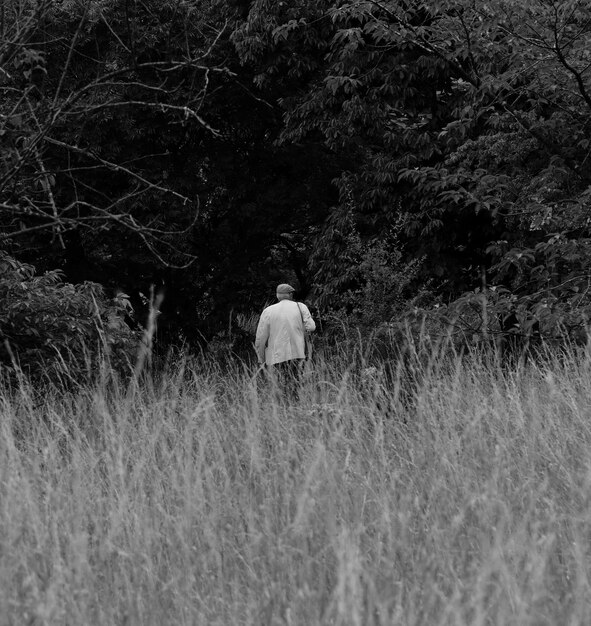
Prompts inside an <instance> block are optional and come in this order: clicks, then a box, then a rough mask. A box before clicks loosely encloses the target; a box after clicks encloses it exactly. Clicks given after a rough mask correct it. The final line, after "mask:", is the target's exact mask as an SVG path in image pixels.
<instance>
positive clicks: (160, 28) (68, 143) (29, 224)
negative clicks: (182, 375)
mask: <svg viewBox="0 0 591 626" xmlns="http://www.w3.org/2000/svg"><path fill="white" fill-rule="evenodd" d="M0 20H1V21H0V29H1V32H2V41H3V43H2V46H1V47H0V94H1V100H0V102H1V103H2V104H1V110H0V142H1V143H0V149H1V151H2V161H1V163H0V220H1V222H0V229H1V236H2V242H3V245H4V246H8V245H10V246H13V247H14V248H15V249H16V250H18V248H19V246H20V247H21V248H22V247H24V246H25V245H26V244H25V243H23V242H26V241H29V242H30V241H31V237H34V238H35V239H37V240H38V237H37V235H38V234H39V233H46V232H50V233H51V239H52V242H53V243H54V244H56V245H58V246H59V247H61V248H62V249H65V248H66V247H67V246H68V243H69V242H68V241H67V240H68V239H72V238H74V239H76V238H82V239H84V238H88V237H90V238H92V239H93V240H94V241H95V242H96V238H98V239H99V240H103V241H104V240H106V239H108V238H113V237H114V236H115V237H119V238H123V241H124V242H126V245H129V242H130V241H135V242H136V244H143V247H145V248H147V249H148V250H149V251H150V252H151V253H152V254H153V255H154V256H156V257H157V258H158V259H160V261H161V262H163V263H165V264H169V265H185V264H187V263H188V262H190V260H191V258H192V254H191V251H190V249H188V247H187V246H182V245H181V246H179V238H178V237H177V236H176V235H179V234H180V235H182V234H183V233H187V232H189V230H190V228H191V226H192V225H193V224H194V223H195V220H196V219H197V216H198V197H197V194H196V189H195V186H187V188H185V189H184V188H183V176H187V175H188V172H186V171H183V168H178V163H176V162H175V161H176V157H177V154H178V153H179V152H180V151H182V148H183V142H184V141H186V138H187V137H189V136H191V135H192V134H193V133H212V134H216V130H215V129H213V128H212V127H211V126H210V125H209V124H208V123H207V121H206V120H205V119H204V118H203V117H202V116H201V115H200V109H201V107H202V106H203V102H204V100H205V99H206V98H207V95H208V90H209V86H210V84H211V82H212V80H213V78H212V77H214V76H215V75H216V74H224V73H225V72H226V69H225V68H224V67H222V66H216V65H213V64H210V63H209V62H208V60H209V57H210V56H211V54H212V51H213V49H214V48H215V45H216V42H217V40H218V39H219V37H220V36H221V35H222V33H223V27H222V28H221V29H220V31H215V32H211V31H210V32H204V29H206V28H207V26H208V25H207V24H204V23H203V21H202V17H201V14H200V13H199V11H197V7H196V6H195V5H194V3H192V2H184V1H178V0H168V1H165V2H160V1H158V2H156V1H154V2H143V3H130V2H124V3H122V2H115V1H111V2H109V1H107V2H99V1H98V0H97V1H95V2H80V1H78V0H62V1H51V0H42V1H41V2H37V1H32V0H9V2H8V3H5V4H4V5H3V8H2V14H1V17H0ZM179 170H180V171H179ZM191 174H192V175H196V174H197V173H196V172H191ZM197 175H198V174H197ZM181 240H182V239H181ZM99 247H100V246H97V248H99ZM163 255H165V257H166V258H164V257H163Z"/></svg>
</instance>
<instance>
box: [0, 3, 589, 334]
mask: <svg viewBox="0 0 591 626" xmlns="http://www.w3.org/2000/svg"><path fill="white" fill-rule="evenodd" d="M0 32H2V44H1V47H0V90H1V92H2V99H1V103H0V149H1V151H2V159H1V162H0V237H1V239H0V241H1V244H0V245H1V246H2V247H4V248H5V249H6V250H7V251H8V252H9V253H10V254H12V255H14V256H17V257H18V258H20V259H22V260H24V261H28V262H30V261H32V260H35V262H36V263H37V264H39V265H40V267H41V269H44V270H45V269H52V268H54V267H57V266H59V267H62V268H63V269H64V270H65V271H66V275H67V276H68V277H69V278H70V279H71V280H74V281H81V280H85V279H89V278H90V279H94V280H100V281H101V282H103V283H104V284H106V285H107V286H111V287H113V286H115V285H121V286H122V287H124V289H125V290H126V291H133V290H136V291H139V290H141V289H144V290H145V289H146V288H147V285H148V284H149V283H150V282H154V281H160V282H163V283H165V284H166V286H167V290H168V296H167V299H166V300H165V302H166V305H165V310H164V313H165V318H167V319H168V320H169V323H170V325H171V327H174V328H176V329H177V330H179V329H182V330H183V332H184V333H185V334H187V333H189V334H190V332H191V331H190V329H193V330H195V329H199V331H200V332H209V331H211V332H214V331H215V329H219V328H220V327H221V326H223V325H224V324H226V323H227V319H228V316H229V315H230V312H231V311H232V310H233V311H235V312H240V311H243V312H247V311H252V310H256V309H258V308H259V307H260V306H262V305H263V304H264V302H265V300H266V298H268V297H269V296H270V295H271V293H272V289H273V284H274V283H275V282H283V280H291V281H294V282H296V284H297V286H298V287H299V288H300V289H301V291H302V293H303V294H304V295H307V296H308V297H309V298H310V299H311V300H312V301H313V302H314V303H315V304H316V305H317V306H319V307H321V309H323V310H324V311H325V312H330V311H334V312H338V313H339V315H346V316H348V317H349V318H350V319H351V320H352V321H355V322H357V323H360V324H365V325H366V326H368V327H371V328H375V327H376V326H379V325H380V324H388V323H391V322H392V321H393V319H396V318H398V317H399V316H400V315H402V314H403V313H404V311H407V310H412V311H415V312H416V311H417V310H420V311H422V313H423V314H431V313H433V312H436V314H437V315H438V316H439V318H440V319H443V320H444V321H445V322H446V323H449V322H451V323H453V324H456V325H457V326H458V328H461V329H462V332H468V333H474V334H483V333H484V334H486V333H489V332H503V331H505V330H507V326H508V325H510V326H511V328H512V330H513V332H519V333H524V334H530V333H532V332H534V331H535V332H537V333H541V334H543V335H546V336H560V337H563V336H566V335H569V334H571V335H572V334H573V333H577V332H579V331H580V330H581V329H584V328H585V327H586V324H587V318H588V314H589V305H590V302H589V287H590V283H589V271H590V266H591V257H590V254H589V248H590V247H591V238H590V233H589V206H590V205H589V202H590V196H591V169H590V168H589V155H590V153H591V123H590V122H589V120H591V115H590V114H591V78H590V76H591V45H590V44H591V8H589V6H588V3H585V2H582V1H581V0H568V1H566V2H564V1H560V2H559V1H553V0H527V1H526V2H521V3H514V2H511V1H509V0H492V1H490V0H486V1H485V0H469V1H468V0H435V1H432V2H424V1H420V0H406V1H403V0H350V1H348V0H294V1H292V2H275V1H273V2H271V1H269V0H254V1H251V2H238V1H230V0H208V1H197V0H195V1H190V0H166V1H160V0H159V1H156V0H154V1H151V0H144V1H143V2H117V1H115V0H113V1H108V0H107V1H104V0H100V1H99V0H96V1H93V2H80V1H77V0H69V1H68V0H62V1H58V0H53V1H51V0H45V1H43V2H33V1H32V0H10V1H9V2H8V3H5V4H4V7H3V9H2V14H1V15H0ZM484 305H486V306H484ZM483 306H484V308H483ZM486 308H488V309H489V310H490V315H488V314H486V315H483V314H482V311H483V310H484V309H486ZM369 313H371V314H369ZM208 329H209V330H208Z"/></svg>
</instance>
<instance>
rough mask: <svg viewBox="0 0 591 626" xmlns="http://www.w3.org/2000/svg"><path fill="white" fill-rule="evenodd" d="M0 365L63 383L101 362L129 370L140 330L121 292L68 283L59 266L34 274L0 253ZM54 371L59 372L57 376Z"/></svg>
mask: <svg viewBox="0 0 591 626" xmlns="http://www.w3.org/2000/svg"><path fill="white" fill-rule="evenodd" d="M0 301H1V302H2V307H1V309H0V370H4V371H8V372H9V373H10V374H11V376H14V375H15V373H16V372H19V371H22V370H24V371H25V372H26V374H27V375H29V376H31V377H32V378H33V379H35V380H46V381H49V380H51V381H53V382H55V381H56V379H57V378H62V379H63V380H65V382H66V383H69V382H71V381H74V380H84V379H85V377H88V376H91V377H92V376H94V375H95V374H97V373H99V372H100V370H101V367H102V364H103V363H108V364H109V366H111V367H112V368H114V369H115V370H118V371H119V372H120V373H122V374H125V373H130V372H131V370H132V367H133V364H134V362H135V356H136V353H137V351H138V346H139V342H140V334H139V332H138V331H134V330H132V329H130V327H129V326H128V325H127V324H126V323H125V317H126V316H128V315H130V313H131V312H130V305H129V301H128V299H127V297H126V295H125V294H119V295H118V296H117V297H115V298H111V299H109V298H107V297H106V296H105V293H104V291H103V288H102V287H101V285H99V284H97V283H91V282H84V283H80V284H78V285H72V284H70V283H66V282H64V281H63V277H62V275H61V272H59V271H52V272H47V273H45V274H44V275H42V276H37V275H36V274H35V270H34V268H33V267H31V266H30V265H26V264H23V263H19V262H18V261H15V260H14V259H12V258H11V257H9V256H7V255H6V254H0ZM56 377H57V378H56Z"/></svg>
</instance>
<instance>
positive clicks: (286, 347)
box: [255, 300, 316, 365]
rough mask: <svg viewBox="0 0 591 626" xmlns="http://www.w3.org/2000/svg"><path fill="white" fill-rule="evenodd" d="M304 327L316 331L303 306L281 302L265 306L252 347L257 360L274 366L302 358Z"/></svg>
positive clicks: (303, 351) (303, 352)
mask: <svg viewBox="0 0 591 626" xmlns="http://www.w3.org/2000/svg"><path fill="white" fill-rule="evenodd" d="M302 320H303V321H302ZM304 328H305V329H306V330H307V331H308V332H311V331H313V330H314V329H315V328H316V324H315V323H314V320H313V319H312V316H311V315H310V311H309V310H308V307H307V306H306V305H305V304H303V303H301V302H294V301H293V300H281V301H279V302H278V303H277V304H273V305H271V306H268V307H267V308H266V309H265V310H264V311H263V313H262V314H261V319H260V321H259V325H258V328H257V336H256V342H255V348H256V351H257V355H258V357H259V361H263V360H264V361H265V362H266V363H267V364H268V365H273V364H275V363H281V362H283V361H289V360H291V359H303V358H305V338H304ZM265 346H266V347H265Z"/></svg>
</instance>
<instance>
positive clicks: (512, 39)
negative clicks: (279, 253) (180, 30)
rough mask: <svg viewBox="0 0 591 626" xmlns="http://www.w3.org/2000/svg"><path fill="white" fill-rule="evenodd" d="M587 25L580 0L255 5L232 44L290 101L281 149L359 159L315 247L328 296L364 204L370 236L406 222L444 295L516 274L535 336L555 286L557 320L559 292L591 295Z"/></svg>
mask: <svg viewBox="0 0 591 626" xmlns="http://www.w3.org/2000/svg"><path fill="white" fill-rule="evenodd" d="M590 29H591V10H590V9H589V8H588V7H587V5H586V4H585V3H582V2H579V1H577V0H573V1H570V2H552V1H550V2H545V1H544V2H542V1H541V0H529V1H528V2H526V3H518V4H515V3H513V2H506V1H504V0H496V1H493V2H488V1H487V2H484V1H476V2H473V1H470V2H468V1H467V0H466V1H464V0H453V1H451V0H440V1H438V2H429V3H426V2H421V1H409V2H393V1H389V0H386V1H381V0H367V1H359V0H355V1H352V2H324V3H312V2H305V1H302V2H299V3H296V4H295V5H294V4H281V3H272V4H271V3H268V2H264V1H262V0H261V1H259V2H255V3H253V6H252V8H251V13H250V16H249V19H248V20H247V21H246V23H245V24H244V26H243V27H242V28H241V29H240V30H239V31H238V33H237V34H236V35H235V40H236V42H237V46H238V49H239V50H240V52H241V54H242V57H243V58H244V59H245V60H246V61H248V62H250V63H253V64H254V65H255V66H256V68H257V69H258V72H259V79H258V80H259V84H261V85H262V86H265V85H273V86H274V87H275V88H278V87H277V86H278V85H279V87H280V88H281V89H283V90H284V97H283V99H282V102H283V105H284V129H283V132H282V135H281V140H282V141H283V142H284V143H292V142H298V143H303V142H312V143H316V142H318V141H322V142H323V143H324V144H325V145H326V146H327V147H329V148H330V149H331V150H333V151H334V152H339V153H343V152H344V153H347V154H348V155H349V162H350V163H351V164H353V165H352V167H351V168H350V169H347V170H343V172H342V174H341V176H340V177H339V179H338V181H337V185H338V188H339V191H340V196H341V200H340V203H339V205H338V206H337V207H335V210H334V211H333V215H332V217H331V219H330V220H329V221H328V222H327V225H326V228H325V229H324V230H323V231H322V233H321V234H320V235H319V239H318V242H317V247H318V249H319V250H321V251H322V250H324V252H323V253H322V254H320V255H318V258H319V260H320V264H319V265H318V267H317V271H318V281H319V283H320V288H321V290H324V291H326V290H327V288H328V293H329V294H330V293H331V290H332V293H333V294H334V292H335V289H336V290H337V291H338V289H341V288H343V285H339V284H338V283H337V284H334V283H331V281H330V280H328V281H326V280H325V279H326V277H330V276H331V275H333V276H334V275H341V276H342V275H347V274H348V271H347V267H346V259H347V257H346V256H344V255H342V256H339V254H335V252H338V251H339V250H340V249H341V248H340V247H339V246H341V244H340V243H339V242H340V241H342V232H343V229H344V227H345V226H346V220H347V219H349V215H350V209H349V205H350V198H352V201H353V206H354V207H355V215H354V220H355V222H356V228H357V229H358V230H359V231H360V232H361V233H362V235H364V236H365V237H366V238H367V239H369V240H371V239H374V240H383V241H386V239H387V237H389V236H390V235H389V233H391V230H392V227H395V228H396V229H397V232H400V233H402V235H403V237H402V240H401V242H400V243H401V246H402V247H403V249H404V250H405V252H406V254H407V255H408V257H410V258H415V259H417V258H424V259H426V263H425V264H424V265H423V270H422V271H423V278H424V280H425V281H430V284H431V285H432V286H433V287H435V289H436V292H437V293H439V294H440V295H441V296H442V297H444V298H445V300H449V299H450V298H451V299H454V298H458V297H459V296H460V295H461V294H462V292H464V291H465V290H467V289H471V290H474V289H475V288H481V287H482V286H483V283H482V280H483V276H485V277H486V278H485V281H484V286H485V289H488V288H489V287H491V286H494V285H495V284H496V285H497V287H498V288H500V287H501V286H502V285H501V283H502V282H504V283H506V282H507V280H508V279H509V280H510V283H509V284H507V285H506V288H507V289H508V290H509V291H508V293H509V295H508V296H507V297H508V298H509V300H512V301H513V305H515V306H517V307H518V308H520V307H521V308H523V309H526V310H527V311H528V315H530V323H532V324H533V322H534V321H535V320H538V319H539V318H540V315H541V313H540V306H541V305H542V304H543V301H542V297H545V295H544V292H546V293H548V291H547V290H548V289H550V292H554V293H553V296H552V303H550V302H547V303H546V304H547V305H548V307H550V308H551V309H552V307H555V306H557V307H559V308H560V306H562V303H564V302H565V294H564V293H563V292H562V291H561V290H562V289H563V287H564V285H565V284H568V285H576V288H577V289H578V292H577V293H579V294H581V293H584V294H587V289H586V288H584V284H586V283H585V281H586V280H587V275H586V272H587V270H586V269H585V268H586V267H587V266H588V263H587V260H586V254H587V253H586V250H587V247H586V245H584V241H585V237H586V232H587V226H586V222H585V220H586V214H587V207H588V200H589V193H588V189H589V174H588V172H589V170H588V168H587V167H586V164H587V161H588V154H589V146H590V144H589V139H590V137H589V132H590V131H591V129H590V127H589V123H588V120H589V102H590V99H589V92H590V87H589V80H590V79H589V72H590V64H589V52H588V50H589V43H590ZM573 224H575V228H574V229H573V228H572V227H571V226H572V225H573ZM568 225H571V226H568ZM557 229H558V230H559V231H560V232H561V237H559V238H558V239H556V238H552V237H550V238H548V236H549V235H551V234H552V233H553V232H555V231H556V230H557ZM566 229H568V230H566ZM494 242H500V243H498V244H495V243H494ZM579 244H582V245H579ZM567 249H569V250H570V251H571V253H572V254H571V255H570V256H569V255H566V253H565V251H566V250H567ZM528 250H529V251H531V250H533V251H534V253H531V254H530V253H526V252H527V251H528ZM575 251H576V252H575ZM522 252H523V253H522ZM548 255H550V256H548ZM573 255H574V256H573ZM581 255H582V256H581ZM542 257H544V258H545V259H546V260H545V261H544V260H543V259H542ZM575 257H576V258H575ZM516 258H518V259H520V261H519V263H520V264H521V268H522V271H519V270H517V269H515V270H514V271H513V273H512V274H511V271H510V267H513V265H514V264H513V261H514V259H516ZM551 259H553V260H551ZM557 260H559V261H560V262H559V263H556V261H557ZM343 262H344V263H345V265H343ZM540 263H541V266H542V267H544V268H545V269H544V270H541V269H539V266H540ZM536 267H538V271H537V274H536V273H535V272H534V273H533V275H532V271H533V270H534V269H535V268H536ZM559 268H560V269H559ZM394 269H395V268H393V270H394ZM523 270H525V271H523ZM549 276H551V278H548V277H549ZM576 277H578V278H576ZM565 281H566V282H565ZM577 283H578V284H577ZM541 287H543V289H541ZM569 288H570V287H569ZM497 294H498V290H497ZM522 298H528V300H527V301H525V300H521V299H522ZM585 298H586V295H585ZM501 300H503V301H502V302H501V303H500V304H499V307H500V308H499V311H501V312H502V311H503V310H506V309H507V307H508V302H509V300H506V299H501ZM464 301H465V298H462V299H461V300H459V302H464ZM568 301H569V302H570V303H571V304H572V305H573V306H575V304H573V300H572V299H570V300H568ZM496 302H498V298H497V297H496V296H495V298H491V305H494V304H495V303H496ZM571 304H569V306H571ZM513 305H511V306H513ZM581 306H583V305H582V300H581V299H580V298H579V299H577V300H576V307H577V308H578V309H579V311H581V310H582V309H581V308H580V307H581ZM585 306H586V305H585ZM553 310H555V309H553ZM555 312H556V315H557V316H558V318H560V317H561V315H562V313H560V312H559V311H557V310H555ZM556 319H557V318H556V316H554V314H552V315H551V316H550V320H553V321H554V322H555V321H556ZM479 328H482V326H480V327H479ZM545 328H548V325H546V327H545Z"/></svg>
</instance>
